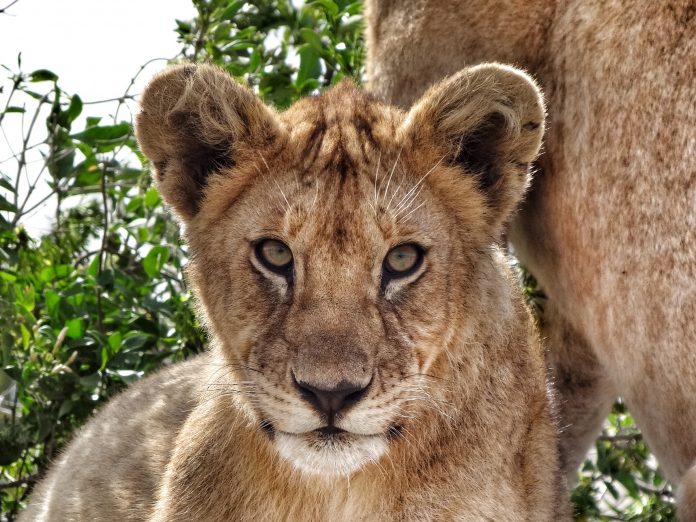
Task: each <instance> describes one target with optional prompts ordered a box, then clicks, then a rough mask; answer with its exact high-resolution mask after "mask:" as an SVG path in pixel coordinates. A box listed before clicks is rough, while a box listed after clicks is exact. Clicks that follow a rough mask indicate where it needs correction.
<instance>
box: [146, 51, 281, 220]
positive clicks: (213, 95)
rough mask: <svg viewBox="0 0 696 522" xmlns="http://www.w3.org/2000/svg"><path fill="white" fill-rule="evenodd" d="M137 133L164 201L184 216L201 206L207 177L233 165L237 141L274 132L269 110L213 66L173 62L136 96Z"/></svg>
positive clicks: (263, 139) (262, 139) (259, 139)
mask: <svg viewBox="0 0 696 522" xmlns="http://www.w3.org/2000/svg"><path fill="white" fill-rule="evenodd" d="M140 107H141V111H140V113H139V114H138V116H137V121H136V135H137V138H138V142H139V143H140V148H141V150H142V151H143V153H144V154H145V155H146V156H147V157H148V158H149V159H150V161H151V162H152V164H153V165H154V170H155V181H156V183H157V186H158V188H159V190H160V193H161V194H162V196H163V197H164V199H165V201H166V202H167V203H168V204H169V205H171V207H172V208H173V209H174V211H175V212H176V213H177V214H178V215H179V216H180V217H181V218H182V219H184V220H190V219H192V218H193V217H194V216H195V215H196V213H197V212H198V209H199V207H200V204H201V199H202V197H203V192H204V189H205V187H206V185H207V182H208V178H209V176H210V175H212V174H214V173H216V172H219V171H221V170H223V169H225V168H229V167H232V166H234V164H235V148H236V147H238V145H239V143H240V142H244V143H245V144H246V145H249V146H253V145H255V144H256V145H259V144H262V143H268V142H269V140H271V139H273V137H274V136H275V135H277V132H278V127H277V120H276V118H275V115H274V113H273V112H272V110H271V109H269V108H268V107H266V106H265V105H264V104H263V103H262V102H261V100H259V99H258V97H257V96H256V95H255V94H254V93H253V92H252V91H251V90H250V89H249V88H247V87H244V86H242V85H240V84H239V83H237V82H236V81H234V80H233V79H232V78H231V77H230V76H229V75H228V74H227V73H225V72H224V71H222V70H220V69H219V68H217V67H214V66H212V65H194V64H188V65H176V66H172V67H170V68H168V69H166V70H165V71H163V72H162V73H160V74H158V75H157V76H155V78H154V79H153V80H152V81H151V82H150V84H149V85H148V86H147V88H146V89H145V92H144V93H143V95H142V99H141V100H140Z"/></svg>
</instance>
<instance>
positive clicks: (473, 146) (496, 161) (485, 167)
mask: <svg viewBox="0 0 696 522" xmlns="http://www.w3.org/2000/svg"><path fill="white" fill-rule="evenodd" d="M505 126H506V122H505V118H504V116H503V115H502V114H499V113H496V112H493V113H491V114H489V115H487V116H486V117H485V118H484V119H483V120H482V121H481V122H480V123H479V125H478V126H476V127H475V128H474V129H473V130H472V131H471V132H470V133H468V134H465V135H463V136H462V137H461V139H460V142H459V145H458V147H457V148H458V151H457V152H455V153H454V155H453V158H452V160H453V161H454V163H456V164H458V165H461V166H463V167H464V168H465V169H466V170H467V171H468V172H470V173H471V174H473V175H474V176H475V177H476V180H477V182H478V186H479V188H480V189H481V190H482V191H484V192H489V191H491V190H493V189H494V188H495V185H496V184H497V183H498V182H499V181H500V178H501V173H500V167H501V165H500V159H501V158H500V156H499V154H498V152H497V151H498V150H499V149H500V143H501V142H502V141H504V140H505V136H506V128H505Z"/></svg>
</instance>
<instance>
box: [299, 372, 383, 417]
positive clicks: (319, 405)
mask: <svg viewBox="0 0 696 522" xmlns="http://www.w3.org/2000/svg"><path fill="white" fill-rule="evenodd" d="M293 379H294V381H295V386H297V389H298V390H299V391H300V394H301V395H302V398H303V399H304V400H306V401H307V402H308V403H310V404H311V405H312V406H314V408H316V409H317V410H318V411H319V412H320V413H325V414H326V416H327V418H328V423H329V425H331V424H333V418H334V416H335V415H336V414H337V413H338V412H340V411H341V410H344V409H346V408H348V407H349V406H352V405H353V404H355V403H356V402H358V401H359V400H360V399H362V398H363V397H364V396H365V394H366V393H367V389H368V388H369V386H370V383H369V382H368V383H367V385H365V386H363V385H362V384H356V383H353V382H348V381H341V382H339V383H338V384H337V385H336V386H333V387H331V388H330V389H327V388H320V387H318V386H313V385H311V384H309V383H307V382H303V381H298V380H297V379H295V377H294V376H293ZM370 382H371V381H370Z"/></svg>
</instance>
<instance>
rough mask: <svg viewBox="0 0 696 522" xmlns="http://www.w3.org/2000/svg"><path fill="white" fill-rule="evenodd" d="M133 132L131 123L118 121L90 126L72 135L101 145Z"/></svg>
mask: <svg viewBox="0 0 696 522" xmlns="http://www.w3.org/2000/svg"><path fill="white" fill-rule="evenodd" d="M130 133H131V126H130V123H125V122H124V123H118V124H116V125H103V126H98V127H90V128H88V129H86V130H84V131H82V132H78V133H77V134H73V135H72V136H71V137H72V138H74V139H76V140H79V141H81V142H83V143H87V144H88V145H92V146H94V145H99V144H100V143H102V142H114V141H119V140H123V139H125V138H126V137H128V135H129V134H130Z"/></svg>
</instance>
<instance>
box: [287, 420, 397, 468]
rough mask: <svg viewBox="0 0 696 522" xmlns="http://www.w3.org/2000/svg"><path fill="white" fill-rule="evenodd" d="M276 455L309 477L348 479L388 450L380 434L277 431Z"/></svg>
mask: <svg viewBox="0 0 696 522" xmlns="http://www.w3.org/2000/svg"><path fill="white" fill-rule="evenodd" d="M275 444H276V447H277V449H278V453H279V454H280V456H281V457H283V458H284V459H285V460H287V461H289V462H290V463H291V464H292V465H293V466H294V467H295V469H297V470H299V471H301V472H303V473H308V474H311V475H322V476H325V477H326V476H349V475H351V474H353V473H355V472H356V471H358V470H359V469H360V468H362V467H363V466H365V465H367V464H369V463H371V462H376V461H377V460H379V458H380V457H381V456H382V455H383V454H384V453H385V452H386V450H387V441H386V439H385V437H384V436H383V435H361V434H356V433H349V432H345V431H342V432H340V433H331V434H325V433H321V432H319V431H318V430H316V431H310V432H306V433H285V432H276V434H275Z"/></svg>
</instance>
